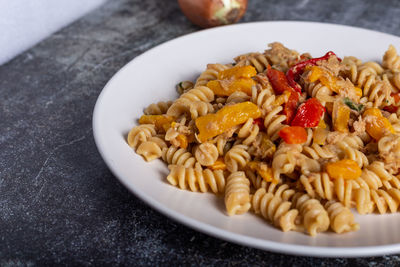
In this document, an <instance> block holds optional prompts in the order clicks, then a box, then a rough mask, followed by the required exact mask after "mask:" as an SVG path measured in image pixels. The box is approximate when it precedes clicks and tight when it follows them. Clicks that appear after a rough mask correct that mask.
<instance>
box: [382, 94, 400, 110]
mask: <svg viewBox="0 0 400 267" xmlns="http://www.w3.org/2000/svg"><path fill="white" fill-rule="evenodd" d="M390 96H392V97H393V98H394V103H395V104H398V103H399V102H400V93H391V94H390ZM398 109H399V106H396V105H393V104H392V105H390V106H386V107H384V108H383V110H385V111H387V112H390V113H396V112H397V110H398Z"/></svg>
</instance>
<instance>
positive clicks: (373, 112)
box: [363, 108, 394, 140]
mask: <svg viewBox="0 0 400 267" xmlns="http://www.w3.org/2000/svg"><path fill="white" fill-rule="evenodd" d="M363 117H364V118H365V119H366V127H365V129H366V130H367V133H368V134H369V135H370V136H372V137H373V138H374V139H376V140H379V139H381V137H382V136H384V135H385V133H387V132H390V133H394V129H393V126H392V124H391V123H390V122H389V120H388V119H387V118H385V117H383V115H382V113H381V111H380V110H379V109H378V108H369V109H367V110H365V111H364V113H363Z"/></svg>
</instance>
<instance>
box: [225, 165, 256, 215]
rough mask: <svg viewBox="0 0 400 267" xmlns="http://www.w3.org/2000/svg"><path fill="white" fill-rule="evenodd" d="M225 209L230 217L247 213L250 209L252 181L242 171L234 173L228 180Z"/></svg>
mask: <svg viewBox="0 0 400 267" xmlns="http://www.w3.org/2000/svg"><path fill="white" fill-rule="evenodd" d="M225 207H226V211H227V213H228V215H229V216H232V215H236V214H243V213H246V212H247V211H248V210H249V209H250V207H251V204H250V181H249V179H247V177H246V175H245V173H244V172H242V171H238V172H232V173H231V174H230V175H229V176H228V178H227V180H226V188H225Z"/></svg>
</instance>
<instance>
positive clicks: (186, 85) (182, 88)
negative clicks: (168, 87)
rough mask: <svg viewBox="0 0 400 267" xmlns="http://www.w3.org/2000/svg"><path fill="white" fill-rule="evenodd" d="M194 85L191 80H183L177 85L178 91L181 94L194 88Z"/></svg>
mask: <svg viewBox="0 0 400 267" xmlns="http://www.w3.org/2000/svg"><path fill="white" fill-rule="evenodd" d="M193 87H194V84H193V83H192V82H191V81H182V82H180V83H178V84H177V85H176V91H177V92H178V94H180V95H181V94H184V93H186V92H187V91H189V90H190V89H193Z"/></svg>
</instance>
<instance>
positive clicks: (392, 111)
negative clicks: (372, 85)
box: [383, 105, 399, 113]
mask: <svg viewBox="0 0 400 267" xmlns="http://www.w3.org/2000/svg"><path fill="white" fill-rule="evenodd" d="M398 109H399V107H396V106H394V105H390V106H386V107H383V110H384V111H387V112H389V113H396V112H397V110H398Z"/></svg>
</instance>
